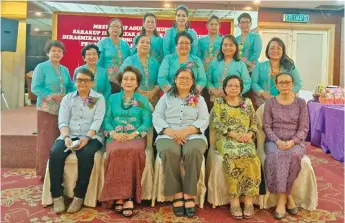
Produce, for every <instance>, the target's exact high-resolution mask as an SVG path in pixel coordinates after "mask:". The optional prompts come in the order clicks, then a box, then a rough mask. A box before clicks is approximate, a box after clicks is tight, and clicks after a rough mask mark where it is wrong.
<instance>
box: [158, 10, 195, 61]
mask: <svg viewBox="0 0 345 223" xmlns="http://www.w3.org/2000/svg"><path fill="white" fill-rule="evenodd" d="M181 31H185V32H188V33H189V34H190V35H191V36H192V38H193V43H192V47H191V51H190V53H191V54H193V55H197V53H198V36H197V33H196V32H195V30H194V29H191V28H189V21H188V8H187V7H186V6H184V5H180V6H178V7H177V8H176V13H175V21H174V25H173V27H171V28H169V29H167V30H166V31H165V34H164V38H163V53H164V56H167V55H169V54H172V53H175V51H176V42H175V38H176V35H177V33H178V32H181Z"/></svg>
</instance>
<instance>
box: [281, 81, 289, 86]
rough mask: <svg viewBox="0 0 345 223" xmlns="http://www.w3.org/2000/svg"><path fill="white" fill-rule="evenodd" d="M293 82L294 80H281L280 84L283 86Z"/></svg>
mask: <svg viewBox="0 0 345 223" xmlns="http://www.w3.org/2000/svg"><path fill="white" fill-rule="evenodd" d="M291 83H292V81H279V82H278V85H281V86H283V85H290V84H291Z"/></svg>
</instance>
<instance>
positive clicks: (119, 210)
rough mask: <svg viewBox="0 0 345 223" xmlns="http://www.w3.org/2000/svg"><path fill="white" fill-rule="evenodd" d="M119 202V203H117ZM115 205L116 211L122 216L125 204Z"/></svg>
mask: <svg viewBox="0 0 345 223" xmlns="http://www.w3.org/2000/svg"><path fill="white" fill-rule="evenodd" d="M117 202H118V201H117ZM117 202H116V203H115V211H116V212H117V213H119V214H121V213H122V210H123V203H122V204H120V203H117Z"/></svg>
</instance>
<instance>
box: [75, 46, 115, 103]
mask: <svg viewBox="0 0 345 223" xmlns="http://www.w3.org/2000/svg"><path fill="white" fill-rule="evenodd" d="M100 54H101V52H100V51H99V49H98V46H96V45H95V44H89V45H87V46H85V47H84V48H83V49H82V50H81V56H82V57H83V59H84V61H85V63H86V64H85V65H82V66H80V67H77V68H76V69H75V71H74V75H73V80H74V81H75V80H76V78H77V74H78V71H79V70H80V69H81V68H87V69H89V70H91V71H92V73H94V75H95V82H96V83H95V86H93V90H94V91H96V92H98V93H100V94H102V95H103V96H104V99H105V100H108V98H109V97H110V95H111V85H110V83H109V80H108V74H107V70H106V69H104V68H103V67H101V66H97V61H98V58H99V55H100Z"/></svg>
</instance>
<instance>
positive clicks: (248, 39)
mask: <svg viewBox="0 0 345 223" xmlns="http://www.w3.org/2000/svg"><path fill="white" fill-rule="evenodd" d="M237 22H238V26H239V27H240V29H241V35H239V36H237V37H236V40H237V42H238V45H239V48H240V54H239V56H240V58H241V60H242V61H243V62H244V63H246V65H247V67H248V71H249V73H250V72H252V70H253V68H254V67H255V64H256V63H257V62H258V59H259V57H260V54H261V49H262V40H261V37H260V35H259V34H258V33H253V32H250V26H251V25H252V17H251V16H250V15H249V14H248V13H246V12H245V13H242V14H241V15H240V16H239V17H238V18H237Z"/></svg>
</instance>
